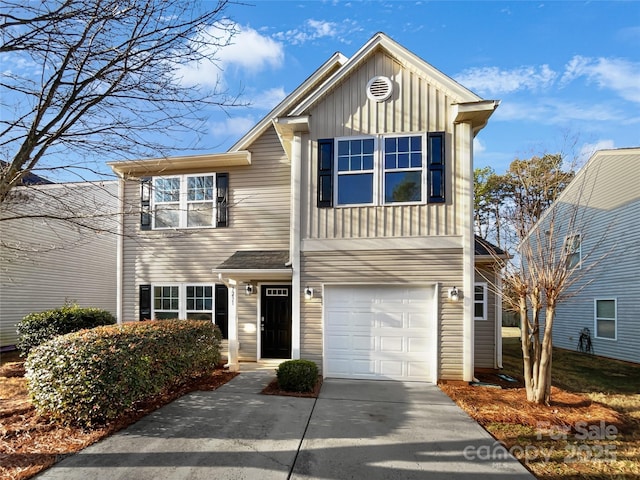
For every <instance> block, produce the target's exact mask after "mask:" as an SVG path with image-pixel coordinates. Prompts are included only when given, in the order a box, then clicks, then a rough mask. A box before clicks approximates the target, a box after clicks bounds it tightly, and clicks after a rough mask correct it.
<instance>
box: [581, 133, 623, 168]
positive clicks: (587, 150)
mask: <svg viewBox="0 0 640 480" xmlns="http://www.w3.org/2000/svg"><path fill="white" fill-rule="evenodd" d="M612 148H615V145H614V142H613V140H605V139H603V140H598V141H597V142H595V143H585V144H584V145H582V147H580V152H579V153H578V160H579V164H580V165H583V164H584V163H585V162H586V161H587V160H589V159H590V158H591V156H592V155H593V154H594V153H596V152H597V151H598V150H608V149H612Z"/></svg>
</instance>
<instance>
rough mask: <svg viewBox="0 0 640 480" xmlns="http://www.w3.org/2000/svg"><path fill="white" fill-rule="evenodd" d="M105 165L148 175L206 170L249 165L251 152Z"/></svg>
mask: <svg viewBox="0 0 640 480" xmlns="http://www.w3.org/2000/svg"><path fill="white" fill-rule="evenodd" d="M107 165H109V166H110V167H111V169H112V170H113V171H114V172H115V173H117V174H120V175H125V176H127V175H150V174H163V173H176V172H182V171H188V170H203V171H204V170H207V169H212V168H219V167H234V166H248V165H251V152H249V151H247V150H242V151H237V152H227V153H211V154H206V155H190V156H183V157H167V158H150V159H142V160H127V161H119V162H108V163H107Z"/></svg>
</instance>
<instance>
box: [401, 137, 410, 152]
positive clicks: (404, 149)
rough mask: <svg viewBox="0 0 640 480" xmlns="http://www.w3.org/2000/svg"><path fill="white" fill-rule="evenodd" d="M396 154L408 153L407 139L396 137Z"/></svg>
mask: <svg viewBox="0 0 640 480" xmlns="http://www.w3.org/2000/svg"><path fill="white" fill-rule="evenodd" d="M398 152H402V153H407V152H409V137H398Z"/></svg>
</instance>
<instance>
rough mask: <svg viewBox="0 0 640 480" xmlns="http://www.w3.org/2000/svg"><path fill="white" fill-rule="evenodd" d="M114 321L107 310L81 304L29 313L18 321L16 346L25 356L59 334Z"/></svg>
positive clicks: (109, 323) (113, 322)
mask: <svg viewBox="0 0 640 480" xmlns="http://www.w3.org/2000/svg"><path fill="white" fill-rule="evenodd" d="M115 323H116V319H115V317H114V316H113V315H111V314H110V313H109V312H107V311H106V310H101V309H99V308H81V307H79V306H78V305H65V306H63V307H60V308H54V309H53V310H47V311H45V312H38V313H30V314H29V315H27V316H26V317H24V318H23V319H22V320H21V321H20V323H18V343H17V345H16V346H17V347H18V349H19V350H20V353H21V354H22V356H23V357H26V356H27V355H28V354H29V352H30V351H31V350H32V349H33V348H35V347H37V346H38V345H40V344H42V343H44V342H46V341H47V340H50V339H52V338H53V337H55V336H57V335H64V334H66V333H71V332H77V331H78V330H84V329H85V328H94V327H99V326H102V325H113V324H115Z"/></svg>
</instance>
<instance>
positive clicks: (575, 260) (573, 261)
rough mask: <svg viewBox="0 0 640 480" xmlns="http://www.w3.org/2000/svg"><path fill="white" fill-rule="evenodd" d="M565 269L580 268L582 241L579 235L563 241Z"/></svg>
mask: <svg viewBox="0 0 640 480" xmlns="http://www.w3.org/2000/svg"><path fill="white" fill-rule="evenodd" d="M565 249H566V258H567V267H568V268H574V267H576V266H578V268H580V261H581V260H582V240H581V238H580V235H579V234H578V235H571V236H570V237H567V239H566V240H565Z"/></svg>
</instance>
